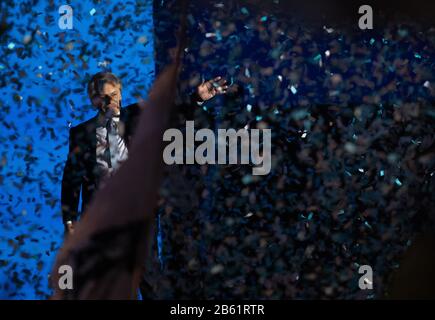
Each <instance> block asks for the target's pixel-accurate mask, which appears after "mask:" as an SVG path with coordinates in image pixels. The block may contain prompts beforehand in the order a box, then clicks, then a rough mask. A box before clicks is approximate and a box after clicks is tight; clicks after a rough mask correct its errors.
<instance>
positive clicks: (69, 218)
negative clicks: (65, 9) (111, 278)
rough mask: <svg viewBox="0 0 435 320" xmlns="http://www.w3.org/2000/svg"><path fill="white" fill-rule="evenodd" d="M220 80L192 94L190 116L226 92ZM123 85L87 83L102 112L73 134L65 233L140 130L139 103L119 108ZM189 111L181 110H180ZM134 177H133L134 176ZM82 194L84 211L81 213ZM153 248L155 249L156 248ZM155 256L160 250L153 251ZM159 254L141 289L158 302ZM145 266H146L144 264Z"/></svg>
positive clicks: (108, 79)
mask: <svg viewBox="0 0 435 320" xmlns="http://www.w3.org/2000/svg"><path fill="white" fill-rule="evenodd" d="M225 83H226V81H225V80H224V79H221V77H217V78H214V79H212V80H209V81H206V82H203V83H202V84H200V85H199V86H198V87H197V88H196V90H195V91H194V92H193V93H192V94H191V95H190V102H189V103H188V105H187V109H190V110H187V112H188V113H190V114H192V113H193V112H191V111H192V109H193V108H195V105H196V106H200V105H201V104H202V103H203V102H205V101H207V100H209V99H211V98H213V97H214V96H215V95H217V94H222V93H225V92H226V90H227V88H228V86H226V85H225ZM121 89H122V85H121V81H120V80H119V79H118V78H117V77H116V76H115V75H114V74H112V73H109V72H99V73H97V74H95V75H94V76H93V77H92V79H91V80H90V81H89V83H88V95H89V98H90V99H91V102H92V104H93V105H94V106H95V107H96V108H97V109H98V113H97V115H96V116H95V117H93V118H91V119H90V120H88V121H85V122H83V123H81V124H79V125H77V126H76V127H72V128H71V129H70V134H69V152H68V157H67V161H66V164H65V167H64V172H63V178H62V194H61V205H62V217H63V223H64V226H65V234H66V235H67V236H68V235H72V234H73V233H74V225H75V223H76V221H77V220H78V219H79V217H80V213H83V212H85V211H86V207H87V206H88V205H89V203H90V202H91V200H92V196H93V194H94V193H95V191H96V190H97V189H98V188H100V187H102V185H103V184H104V183H105V181H106V180H107V179H108V178H109V177H110V176H111V175H113V174H114V173H115V172H116V170H117V169H118V168H119V167H120V166H121V165H122V163H123V162H124V161H125V160H126V159H127V158H128V150H129V146H130V143H131V138H132V135H133V133H134V129H135V127H136V125H137V122H138V119H139V115H140V111H141V109H140V106H139V104H137V103H135V104H132V105H129V106H127V107H125V108H123V107H122V106H121V100H122V95H121ZM183 107H184V109H186V106H180V108H181V109H183ZM132 174H134V173H132ZM80 193H81V195H82V208H81V210H79V199H80ZM153 247H154V246H153ZM152 251H156V250H152ZM156 257H157V254H152V257H151V259H148V260H149V261H148V262H147V266H144V274H143V278H142V281H141V284H140V291H141V295H142V297H143V298H144V299H150V298H151V299H152V298H156V293H155V292H154V290H153V286H152V285H151V283H152V282H154V280H153V278H155V277H154V275H153V272H154V271H155V269H156V267H155V265H156V264H157V263H156ZM144 263H145V262H144Z"/></svg>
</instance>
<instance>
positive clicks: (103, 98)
mask: <svg viewBox="0 0 435 320" xmlns="http://www.w3.org/2000/svg"><path fill="white" fill-rule="evenodd" d="M121 99H122V97H121V86H120V85H119V84H113V83H109V82H107V83H105V84H104V86H103V90H102V92H101V94H100V95H99V96H96V97H94V98H93V99H92V104H93V105H94V106H96V107H97V108H98V109H99V110H101V111H103V112H104V113H106V112H108V111H111V112H113V114H119V112H120V110H121V105H120V102H121Z"/></svg>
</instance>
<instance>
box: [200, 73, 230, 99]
mask: <svg viewBox="0 0 435 320" xmlns="http://www.w3.org/2000/svg"><path fill="white" fill-rule="evenodd" d="M226 83H227V80H225V79H222V77H216V78H214V79H211V80H208V81H205V82H203V83H201V84H200V85H199V86H198V87H197V93H198V96H199V97H200V98H201V99H202V100H203V101H207V100H210V99H211V98H213V97H214V96H216V95H219V94H224V93H226V92H227V90H228V86H227V85H226Z"/></svg>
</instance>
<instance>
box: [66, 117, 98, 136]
mask: <svg viewBox="0 0 435 320" xmlns="http://www.w3.org/2000/svg"><path fill="white" fill-rule="evenodd" d="M96 119H97V116H93V117H92V118H90V119H88V120H86V121H83V122H81V123H79V124H78V125H76V126H73V127H71V129H70V134H71V135H77V134H80V133H82V132H89V131H92V130H94V129H95V125H96Z"/></svg>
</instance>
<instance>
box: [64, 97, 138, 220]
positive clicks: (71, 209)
mask: <svg viewBox="0 0 435 320" xmlns="http://www.w3.org/2000/svg"><path fill="white" fill-rule="evenodd" d="M139 114H140V108H139V105H138V104H137V103H136V104H132V105H129V106H127V107H125V108H121V113H120V120H119V121H120V128H124V129H123V130H121V129H120V134H121V136H122V137H123V138H124V140H125V143H126V145H127V148H128V147H129V144H130V140H131V136H132V134H133V131H134V127H135V126H136V123H137V120H138V118H139V117H138V116H139ZM97 117H98V115H96V116H95V117H93V118H92V119H89V120H88V121H85V122H83V123H81V124H79V125H77V126H76V127H72V128H71V129H70V132H69V152H68V158H67V161H66V163H65V167H64V171H63V177H62V193H61V205H62V218H63V222H64V223H65V222H66V221H68V220H71V221H76V220H77V218H78V213H79V199H80V191H81V192H82V208H81V210H80V212H84V211H85V209H86V206H87V205H88V204H89V202H90V201H91V199H92V195H93V193H94V191H95V190H96V189H97V188H98V181H97V179H96V176H95V174H94V168H95V163H96V128H97Z"/></svg>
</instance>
